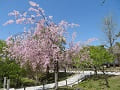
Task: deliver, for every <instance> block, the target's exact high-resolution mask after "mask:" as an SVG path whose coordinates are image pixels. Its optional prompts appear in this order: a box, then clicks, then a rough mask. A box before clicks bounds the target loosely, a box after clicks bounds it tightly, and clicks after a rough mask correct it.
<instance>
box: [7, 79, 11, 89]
mask: <svg viewBox="0 0 120 90" xmlns="http://www.w3.org/2000/svg"><path fill="white" fill-rule="evenodd" d="M9 88H10V79H8V80H7V90H9Z"/></svg>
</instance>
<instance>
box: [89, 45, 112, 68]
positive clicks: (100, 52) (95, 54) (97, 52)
mask: <svg viewBox="0 0 120 90" xmlns="http://www.w3.org/2000/svg"><path fill="white" fill-rule="evenodd" d="M89 50H90V58H91V60H92V65H95V66H100V65H102V64H105V63H108V62H109V63H112V62H113V60H114V56H113V55H112V54H110V53H109V52H108V51H107V50H106V49H105V48H104V47H103V46H91V47H89Z"/></svg>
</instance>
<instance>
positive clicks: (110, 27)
mask: <svg viewBox="0 0 120 90" xmlns="http://www.w3.org/2000/svg"><path fill="white" fill-rule="evenodd" d="M103 32H104V35H105V44H104V45H105V46H107V47H108V48H109V51H110V52H111V53H113V50H112V47H113V45H114V44H115V40H117V37H116V35H117V29H116V24H115V23H114V20H113V18H112V16H107V17H105V18H104V21H103Z"/></svg>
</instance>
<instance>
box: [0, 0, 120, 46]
mask: <svg viewBox="0 0 120 90" xmlns="http://www.w3.org/2000/svg"><path fill="white" fill-rule="evenodd" d="M28 1H29V0H0V39H3V40H5V39H6V38H7V37H8V36H10V35H14V34H16V33H19V32H22V31H23V27H22V26H21V25H16V24H12V25H7V26H3V25H2V24H3V23H4V22H5V21H7V20H8V19H11V17H8V13H9V12H11V11H12V10H19V11H22V12H23V11H26V10H27V9H28V8H29V3H28ZM32 1H35V2H37V3H38V4H39V5H40V7H41V8H43V9H44V10H45V13H46V15H48V16H53V21H55V22H59V21H61V20H65V21H68V22H70V23H72V22H73V23H77V24H79V25H80V27H77V28H74V29H72V30H71V29H70V30H68V33H69V34H70V35H71V33H72V32H77V38H76V40H75V41H85V40H87V39H89V38H92V37H96V38H98V39H100V40H98V41H96V42H93V43H92V44H94V45H98V44H101V40H102V39H104V36H103V33H102V31H101V30H102V21H103V18H104V17H105V16H108V15H109V14H112V16H113V18H114V20H115V22H116V23H117V24H118V26H117V29H119V30H120V0H106V2H105V3H104V5H101V2H102V0H32ZM68 39H70V36H69V38H68Z"/></svg>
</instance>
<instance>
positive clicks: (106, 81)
mask: <svg viewBox="0 0 120 90" xmlns="http://www.w3.org/2000/svg"><path fill="white" fill-rule="evenodd" d="M102 72H103V75H104V80H105V83H106V86H107V87H110V86H109V82H108V76H106V74H105V69H104V66H103V69H102Z"/></svg>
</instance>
